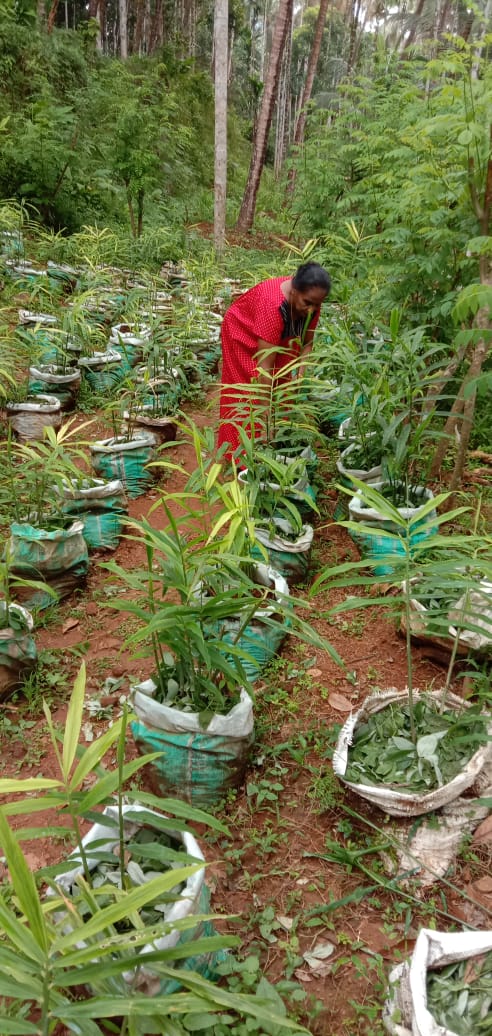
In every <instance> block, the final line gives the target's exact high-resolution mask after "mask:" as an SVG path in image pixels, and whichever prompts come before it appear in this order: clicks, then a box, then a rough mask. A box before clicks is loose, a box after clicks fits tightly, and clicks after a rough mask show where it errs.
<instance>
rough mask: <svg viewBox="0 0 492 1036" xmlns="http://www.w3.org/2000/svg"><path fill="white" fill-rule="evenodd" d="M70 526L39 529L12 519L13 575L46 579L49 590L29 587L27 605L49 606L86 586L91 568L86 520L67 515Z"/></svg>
mask: <svg viewBox="0 0 492 1036" xmlns="http://www.w3.org/2000/svg"><path fill="white" fill-rule="evenodd" d="M67 522H69V523H70V524H69V527H68V528H66V529H64V528H57V529H51V530H48V529H37V528H36V527H35V526H33V525H29V524H27V523H25V524H23V523H20V522H12V525H11V526H10V542H9V547H8V550H9V557H10V564H11V569H12V572H13V574H14V575H19V576H21V577H24V578H26V579H35V580H37V581H39V582H43V583H47V584H48V586H49V587H50V588H51V590H52V591H54V593H55V596H53V594H52V593H49V592H48V591H46V593H45V592H43V590H42V589H39V590H34V591H33V590H26V591H25V596H24V592H22V600H23V603H24V604H26V605H27V607H28V608H33V607H36V608H47V607H48V606H49V605H50V604H53V603H54V602H56V600H57V599H58V600H60V599H61V598H62V597H66V596H67V595H68V594H70V593H72V591H73V590H75V589H76V588H77V587H80V586H83V584H84V582H85V579H86V576H87V571H88V568H89V555H88V551H87V544H86V542H85V539H84V537H83V535H82V532H83V523H82V522H79V521H75V522H73V521H72V520H71V519H70V518H67Z"/></svg>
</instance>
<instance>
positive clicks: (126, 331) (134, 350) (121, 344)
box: [109, 324, 152, 367]
mask: <svg viewBox="0 0 492 1036" xmlns="http://www.w3.org/2000/svg"><path fill="white" fill-rule="evenodd" d="M151 334H152V332H151V330H150V327H145V326H144V325H142V327H139V326H138V324H115V325H114V327H112V328H111V336H110V339H109V346H110V348H111V347H114V348H116V349H117V350H118V352H120V353H122V354H123V356H124V358H125V360H126V361H127V363H128V366H129V367H134V366H135V364H137V363H141V362H142V356H143V352H144V347H145V344H146V343H147V342H149V341H150V337H151Z"/></svg>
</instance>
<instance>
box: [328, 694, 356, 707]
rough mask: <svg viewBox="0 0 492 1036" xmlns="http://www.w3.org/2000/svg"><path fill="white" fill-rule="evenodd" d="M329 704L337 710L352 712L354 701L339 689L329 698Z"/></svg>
mask: <svg viewBox="0 0 492 1036" xmlns="http://www.w3.org/2000/svg"><path fill="white" fill-rule="evenodd" d="M328 704H329V705H331V707H332V709H336V710H337V712H352V709H353V705H352V702H351V701H349V700H348V698H346V697H345V695H344V694H338V692H337V691H333V694H330V697H329V698H328Z"/></svg>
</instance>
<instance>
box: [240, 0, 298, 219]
mask: <svg viewBox="0 0 492 1036" xmlns="http://www.w3.org/2000/svg"><path fill="white" fill-rule="evenodd" d="M292 4H293V0H280V3H279V8H278V13H277V18H276V21H275V28H274V32H273V40H272V50H271V53H270V61H269V64H268V75H267V78H266V82H265V88H264V90H263V96H262V101H261V109H260V113H259V116H258V122H257V124H256V132H255V136H254V140H253V152H252V155H251V163H250V167H249V173H248V181H247V184H246V190H245V192H244V198H243V201H242V205H241V211H240V213H239V219H238V221H237V229H238V230H241V231H247V230H251V227H252V225H253V219H254V214H255V208H256V197H257V194H258V188H259V186H260V179H261V174H262V171H263V166H264V164H265V156H266V150H267V144H268V133H269V130H270V125H271V121H272V114H273V106H274V104H275V96H276V93H277V86H278V76H279V71H280V63H281V59H282V50H283V47H284V43H285V37H286V33H287V28H288V26H289V25H290V21H291V17H292Z"/></svg>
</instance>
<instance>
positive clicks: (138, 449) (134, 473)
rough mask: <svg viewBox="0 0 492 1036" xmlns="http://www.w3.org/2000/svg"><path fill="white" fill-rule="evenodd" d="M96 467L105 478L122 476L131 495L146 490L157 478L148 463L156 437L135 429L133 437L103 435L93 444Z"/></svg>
mask: <svg viewBox="0 0 492 1036" xmlns="http://www.w3.org/2000/svg"><path fill="white" fill-rule="evenodd" d="M90 451H91V458H92V464H93V467H94V470H95V471H96V473H97V474H98V475H102V477H103V478H104V479H107V480H108V481H112V480H113V479H119V480H120V482H122V483H123V485H124V487H125V489H126V491H127V493H128V496H130V497H132V498H134V497H136V496H141V495H142V493H145V491H146V489H147V488H148V487H149V486H150V485H151V484H152V482H153V480H154V477H155V476H154V473H153V471H152V469H150V470H149V469H148V468H147V467H146V465H147V464H149V462H150V461H151V460H153V458H154V451H155V439H154V436H153V435H150V434H149V432H136V433H135V435H134V437H133V439H130V441H129V442H127V441H126V440H125V439H120V438H116V439H115V438H112V439H101V441H100V442H96V443H94V444H93V445H92V446H91V447H90Z"/></svg>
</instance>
